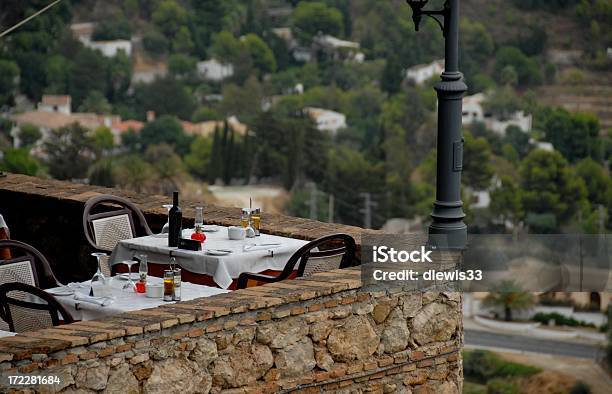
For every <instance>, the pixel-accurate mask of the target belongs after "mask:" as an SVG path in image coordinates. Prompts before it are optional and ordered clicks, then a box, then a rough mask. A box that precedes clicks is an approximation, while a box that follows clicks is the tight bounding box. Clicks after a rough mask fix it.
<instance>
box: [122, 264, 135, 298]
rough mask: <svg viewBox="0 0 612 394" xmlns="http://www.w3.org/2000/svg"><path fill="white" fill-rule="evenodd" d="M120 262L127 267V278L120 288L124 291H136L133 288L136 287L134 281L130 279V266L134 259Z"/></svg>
mask: <svg viewBox="0 0 612 394" xmlns="http://www.w3.org/2000/svg"><path fill="white" fill-rule="evenodd" d="M121 263H122V264H125V265H127V267H128V280H127V282H126V283H125V284H124V285H123V287H122V288H121V290H124V291H136V290H135V289H136V283H135V282H134V281H133V280H132V266H133V265H134V264H136V261H134V260H124V261H122V262H121Z"/></svg>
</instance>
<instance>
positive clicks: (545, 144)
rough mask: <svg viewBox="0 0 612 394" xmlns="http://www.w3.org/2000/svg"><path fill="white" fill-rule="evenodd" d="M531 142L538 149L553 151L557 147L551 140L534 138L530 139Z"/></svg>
mask: <svg viewBox="0 0 612 394" xmlns="http://www.w3.org/2000/svg"><path fill="white" fill-rule="evenodd" d="M529 143H530V144H531V145H533V146H534V147H535V148H536V149H540V150H545V151H547V152H553V151H554V150H555V147H554V146H553V144H551V143H550V142H546V141H536V140H534V139H533V138H532V139H530V140H529Z"/></svg>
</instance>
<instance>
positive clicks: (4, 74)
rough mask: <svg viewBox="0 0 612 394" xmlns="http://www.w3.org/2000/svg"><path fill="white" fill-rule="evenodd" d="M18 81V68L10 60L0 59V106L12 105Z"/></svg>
mask: <svg viewBox="0 0 612 394" xmlns="http://www.w3.org/2000/svg"><path fill="white" fill-rule="evenodd" d="M18 81H19V66H18V65H17V63H15V62H14V61H11V60H4V59H0V106H2V105H12V104H13V100H14V95H15V92H16V91H17V85H18V83H17V82H18Z"/></svg>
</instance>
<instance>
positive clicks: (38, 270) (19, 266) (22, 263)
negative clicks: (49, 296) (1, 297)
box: [0, 240, 61, 289]
mask: <svg viewBox="0 0 612 394" xmlns="http://www.w3.org/2000/svg"><path fill="white" fill-rule="evenodd" d="M0 249H9V250H10V254H11V258H10V259H6V260H0V284H3V283H10V282H20V283H25V284H28V285H31V286H36V287H39V288H42V289H48V288H51V287H57V286H61V283H60V281H59V280H57V277H56V276H55V274H54V273H53V270H52V269H51V265H50V264H49V261H48V260H47V259H46V258H45V256H43V254H42V253H40V252H39V251H38V250H37V249H36V248H34V247H33V246H31V245H28V244H26V243H25V242H20V241H15V240H0Z"/></svg>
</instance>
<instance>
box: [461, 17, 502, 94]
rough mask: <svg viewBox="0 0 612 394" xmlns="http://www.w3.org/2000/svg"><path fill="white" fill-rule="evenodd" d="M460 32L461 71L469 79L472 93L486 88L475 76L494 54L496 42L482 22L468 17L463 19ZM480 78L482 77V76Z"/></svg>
mask: <svg viewBox="0 0 612 394" xmlns="http://www.w3.org/2000/svg"><path fill="white" fill-rule="evenodd" d="M460 33H461V34H460V37H461V45H459V50H460V56H459V59H460V61H461V65H460V66H461V71H463V73H464V75H465V78H466V79H467V81H468V86H469V87H470V93H475V92H479V91H482V90H484V89H482V88H481V87H480V86H478V84H475V82H476V81H475V78H476V75H478V74H480V73H481V72H482V65H483V64H484V63H485V62H486V61H487V60H488V59H489V57H490V56H491V55H492V54H493V50H494V49H495V42H494V41H493V37H492V36H491V34H490V33H489V32H488V31H487V28H486V27H485V26H484V25H483V24H482V23H480V22H472V21H470V20H469V19H467V18H464V19H462V20H461V23H460ZM481 75H482V74H481ZM480 78H481V79H482V77H480Z"/></svg>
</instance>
